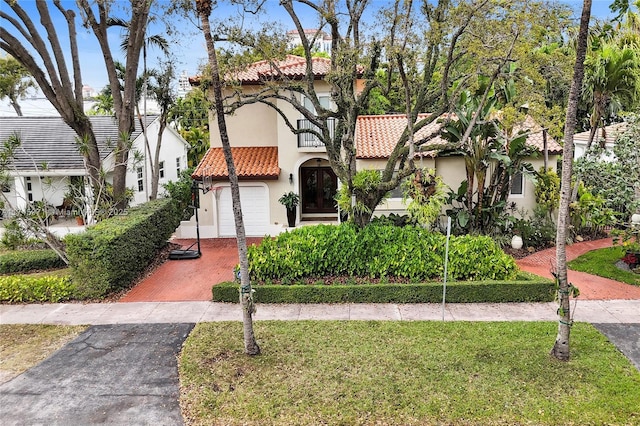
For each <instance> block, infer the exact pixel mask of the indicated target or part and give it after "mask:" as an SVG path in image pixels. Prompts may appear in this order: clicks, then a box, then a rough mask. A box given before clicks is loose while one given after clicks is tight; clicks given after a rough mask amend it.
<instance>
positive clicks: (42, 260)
mask: <svg viewBox="0 0 640 426" xmlns="http://www.w3.org/2000/svg"><path fill="white" fill-rule="evenodd" d="M66 266H67V265H66V264H65V263H64V262H63V261H62V259H60V257H59V256H58V255H57V254H56V252H55V251H53V250H23V251H12V252H9V253H4V254H2V255H0V274H21V273H25V272H33V271H45V270H48V269H60V268H65V267H66Z"/></svg>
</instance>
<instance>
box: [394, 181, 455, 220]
mask: <svg viewBox="0 0 640 426" xmlns="http://www.w3.org/2000/svg"><path fill="white" fill-rule="evenodd" d="M403 189H404V197H403V201H404V202H405V203H406V202H407V201H409V200H410V201H409V203H408V204H407V212H409V216H410V218H411V219H412V220H413V221H415V222H417V223H419V224H421V225H422V226H425V227H430V226H432V225H433V224H434V223H435V221H436V220H437V219H438V217H439V216H440V214H441V213H442V207H443V206H444V205H445V203H446V202H447V191H446V190H447V186H446V185H445V183H444V182H443V181H442V178H441V177H440V176H436V173H435V170H424V169H417V170H416V172H415V173H414V174H413V175H412V176H409V178H408V179H407V180H405V181H404V183H403Z"/></svg>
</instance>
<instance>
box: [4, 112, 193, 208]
mask: <svg viewBox="0 0 640 426" xmlns="http://www.w3.org/2000/svg"><path fill="white" fill-rule="evenodd" d="M89 119H90V120H91V124H92V127H93V130H94V132H95V134H96V138H97V140H98V145H99V148H100V155H101V157H102V161H103V167H104V169H105V170H106V172H107V173H106V176H107V181H109V182H111V181H112V170H113V166H114V159H113V148H114V147H115V142H116V140H117V138H118V123H117V121H116V120H115V118H114V117H112V116H90V117H89ZM147 123H148V124H147V126H146V129H147V131H146V133H147V137H148V140H149V145H150V148H151V152H152V153H153V152H155V146H156V143H157V134H158V126H159V123H158V118H157V117H152V116H150V117H147ZM13 134H16V135H18V137H19V138H20V141H21V144H20V147H19V149H18V150H17V152H16V156H15V158H14V160H13V161H12V163H11V164H10V165H9V167H8V170H7V173H8V175H9V182H8V184H7V185H5V186H4V187H3V188H2V190H3V192H4V196H5V197H6V199H7V200H8V201H9V204H10V205H11V206H13V207H16V208H24V207H26V206H27V205H28V203H32V202H37V201H44V202H45V203H47V204H48V205H50V206H53V207H55V208H56V209H57V210H58V211H57V212H56V213H60V214H61V215H62V216H64V215H65V213H66V212H64V211H62V209H60V207H62V205H63V200H64V196H65V193H67V191H68V188H69V185H70V184H75V185H83V184H84V183H85V177H86V176H87V171H86V169H85V167H84V158H83V157H82V155H81V154H80V152H79V151H78V146H77V143H76V140H77V135H76V133H75V132H74V131H73V130H72V129H71V128H70V127H69V126H67V125H66V124H65V123H64V121H63V120H62V118H60V117H0V143H4V142H5V141H7V140H8V139H9V137H11V135H13ZM132 138H133V143H132V148H131V152H130V155H129V165H128V171H127V178H126V179H127V186H128V187H129V188H131V189H132V190H133V200H132V202H131V205H137V204H140V203H143V202H145V201H147V200H148V191H149V190H150V186H151V172H150V168H149V164H148V161H147V160H146V158H148V153H147V151H146V149H145V143H144V136H143V134H142V132H141V129H140V126H139V125H138V122H137V120H136V130H135V131H134V133H133V135H132ZM188 149H189V145H188V143H187V142H186V141H185V140H184V139H183V138H182V137H180V135H179V134H178V133H177V132H176V131H175V130H173V129H171V128H168V127H167V128H166V129H165V130H164V133H163V138H162V146H161V151H160V164H161V165H164V167H163V168H161V174H160V176H161V177H160V191H159V195H161V194H162V186H161V185H162V184H163V183H167V182H168V181H170V180H174V181H175V180H177V179H178V175H179V173H180V171H181V170H182V169H183V168H185V167H186V162H187V151H188ZM136 151H137V152H139V153H142V154H143V159H144V162H136V161H135V157H137V156H136V155H134V152H136ZM3 201H4V200H3ZM10 215H11V211H10V208H9V207H8V206H5V208H4V211H3V217H8V216H10Z"/></svg>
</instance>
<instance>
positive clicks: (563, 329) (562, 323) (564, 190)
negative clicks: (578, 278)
mask: <svg viewBox="0 0 640 426" xmlns="http://www.w3.org/2000/svg"><path fill="white" fill-rule="evenodd" d="M590 16H591V0H584V2H583V5H582V16H581V18H580V32H579V34H578V46H577V49H576V63H575V65H574V68H573V82H572V83H571V90H570V92H569V103H568V105H567V115H566V121H565V125H564V152H563V154H562V182H561V186H560V207H559V210H558V229H557V233H556V274H557V276H556V280H557V283H558V299H559V305H560V306H559V308H558V335H557V336H556V341H555V344H554V345H553V349H551V355H552V356H553V357H555V358H557V359H559V360H561V361H568V360H569V354H570V350H569V339H570V334H571V312H570V305H569V297H570V295H571V294H570V293H571V290H572V288H571V286H570V284H569V280H568V279H567V250H566V240H567V222H568V219H569V202H570V201H571V200H570V198H571V174H572V168H573V134H574V133H575V129H576V115H577V111H578V98H579V96H580V90H581V88H582V80H583V77H584V58H585V55H586V51H587V37H588V35H589V34H588V33H589V18H590Z"/></svg>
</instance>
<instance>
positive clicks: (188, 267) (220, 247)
mask: <svg viewBox="0 0 640 426" xmlns="http://www.w3.org/2000/svg"><path fill="white" fill-rule="evenodd" d="M261 240H262V239H261V238H248V239H247V241H248V243H249V244H258V243H259V242H260V241H261ZM174 242H175V243H177V244H181V245H182V246H185V247H186V246H189V245H190V244H191V243H192V242H193V240H175V241H174ZM611 245H612V241H611V239H610V238H607V239H603V240H597V241H586V242H582V243H576V244H572V245H570V246H567V260H573V259H575V258H576V257H578V256H580V255H582V254H584V253H586V252H588V251H591V250H595V249H599V248H604V247H611ZM201 247H202V257H201V258H199V259H194V260H167V261H166V262H165V263H163V264H162V265H161V266H160V267H158V269H156V270H155V271H154V272H153V273H152V274H151V275H150V276H148V277H147V278H145V279H144V280H142V282H140V283H139V284H138V285H137V286H135V287H134V288H133V289H132V290H131V291H129V292H128V293H127V294H126V295H125V296H123V297H122V298H121V299H120V302H184V301H198V300H199V301H208V300H211V286H212V285H214V284H217V283H220V282H223V281H230V280H232V279H233V268H234V266H235V265H237V264H238V249H237V246H236V240H235V239H234V238H219V239H205V240H202V241H201ZM555 253H556V252H555V248H551V249H547V250H543V251H540V252H537V253H534V254H532V255H531V256H528V257H525V258H524V259H520V260H518V261H517V263H518V266H519V267H520V269H522V270H525V271H528V272H532V273H534V274H536V275H540V276H543V277H547V278H552V275H551V270H552V268H553V266H554V265H555ZM569 281H570V282H572V283H573V284H575V285H576V286H577V287H578V288H579V289H580V299H591V300H616V299H637V300H640V287H636V286H632V285H629V284H624V283H620V282H618V281H613V280H609V279H606V278H601V277H597V276H594V275H589V274H585V273H583V272H577V271H569Z"/></svg>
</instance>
